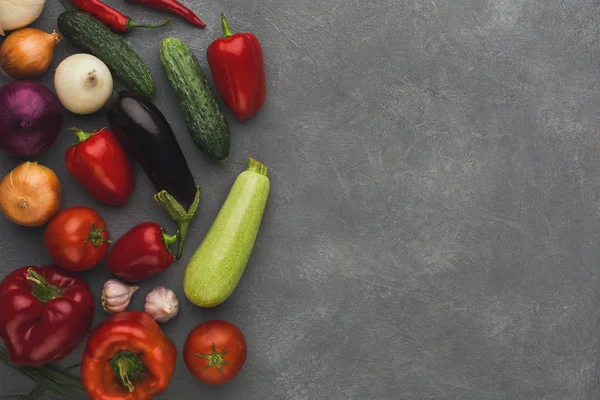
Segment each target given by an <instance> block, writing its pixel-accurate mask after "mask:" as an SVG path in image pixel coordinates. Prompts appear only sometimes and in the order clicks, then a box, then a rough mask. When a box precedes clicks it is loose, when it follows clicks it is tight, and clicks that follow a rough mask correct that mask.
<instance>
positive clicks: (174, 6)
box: [129, 0, 206, 28]
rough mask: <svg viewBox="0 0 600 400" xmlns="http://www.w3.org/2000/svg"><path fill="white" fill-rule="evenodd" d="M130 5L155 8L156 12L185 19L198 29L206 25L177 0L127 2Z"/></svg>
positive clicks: (134, 0)
mask: <svg viewBox="0 0 600 400" xmlns="http://www.w3.org/2000/svg"><path fill="white" fill-rule="evenodd" d="M129 2H131V3H136V4H141V5H144V6H146V7H151V8H156V9H158V10H164V11H168V12H170V13H172V14H175V15H178V16H180V17H181V18H183V19H185V20H186V21H188V22H189V23H190V24H192V25H196V26H197V27H199V28H204V27H206V24H205V23H204V22H202V21H201V20H200V18H198V16H197V15H196V14H194V12H193V11H192V10H190V9H189V8H187V7H185V6H184V5H183V4H181V3H179V2H178V1H177V0H129Z"/></svg>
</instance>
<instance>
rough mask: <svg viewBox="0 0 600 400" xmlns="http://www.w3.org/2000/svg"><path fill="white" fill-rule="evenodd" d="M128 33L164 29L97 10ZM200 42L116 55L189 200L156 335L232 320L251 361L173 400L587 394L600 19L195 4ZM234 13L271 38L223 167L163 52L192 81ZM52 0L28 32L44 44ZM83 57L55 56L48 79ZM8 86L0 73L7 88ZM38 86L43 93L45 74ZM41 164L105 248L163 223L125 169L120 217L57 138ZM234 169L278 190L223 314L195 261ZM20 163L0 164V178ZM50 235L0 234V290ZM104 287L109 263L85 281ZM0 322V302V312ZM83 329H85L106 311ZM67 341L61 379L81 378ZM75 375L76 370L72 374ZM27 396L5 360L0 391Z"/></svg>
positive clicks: (245, 26)
mask: <svg viewBox="0 0 600 400" xmlns="http://www.w3.org/2000/svg"><path fill="white" fill-rule="evenodd" d="M107 2H108V3H109V4H111V5H114V6H117V7H120V8H122V10H123V11H125V12H126V13H128V14H129V15H130V16H132V17H135V19H136V20H138V21H146V22H148V21H158V20H160V19H161V17H162V15H161V13H159V12H157V11H154V10H148V9H146V8H143V7H140V6H134V5H131V4H127V3H123V2H122V1H116V0H112V1H107ZM186 4H188V5H191V6H192V8H194V9H195V10H196V11H198V13H199V14H200V15H201V16H202V17H203V18H204V19H205V20H206V22H207V23H208V24H209V27H208V28H207V29H206V30H197V29H194V28H192V27H190V26H189V25H186V24H185V23H183V22H182V21H180V20H177V19H173V20H172V24H170V25H169V26H168V27H167V28H166V29H164V30H158V31H148V30H146V31H143V30H138V31H136V32H135V33H132V34H130V35H128V36H127V40H128V41H130V42H131V45H132V46H133V48H134V49H136V50H137V51H138V52H139V53H140V54H141V55H142V58H143V59H144V61H146V62H147V63H148V65H149V66H150V67H151V69H152V71H153V74H154V77H155V79H156V82H157V88H158V90H157V95H156V98H155V102H156V103H157V104H158V105H159V106H160V108H161V109H162V110H163V111H164V112H165V114H166V115H167V117H168V119H169V121H171V122H172V124H173V128H174V129H175V131H176V133H177V136H178V139H179V141H180V143H181V145H182V147H183V148H184V150H185V155H186V157H187V159H188V161H189V163H190V165H191V167H192V170H193V172H194V176H195V178H196V180H197V182H198V183H199V184H201V185H202V187H203V196H202V204H201V212H200V217H199V218H198V220H197V221H196V222H195V223H194V225H193V227H192V230H191V232H190V238H189V240H188V245H187V248H186V251H185V255H184V257H183V260H182V261H181V262H178V263H177V264H176V265H174V266H173V267H172V269H171V270H169V271H168V272H166V273H164V274H162V275H159V276H157V277H155V278H154V279H151V280H150V281H148V282H144V283H143V284H142V289H141V290H140V292H138V294H136V296H135V297H134V301H133V305H132V307H131V309H141V307H142V304H143V299H144V297H145V294H146V293H147V292H148V291H149V290H151V289H152V288H153V287H155V286H156V285H158V284H161V285H164V286H166V287H169V288H171V289H174V290H175V291H176V292H177V294H178V295H179V297H180V299H181V301H182V311H181V314H180V315H179V317H178V318H177V319H176V320H174V321H172V322H170V323H168V324H167V325H165V327H164V329H165V331H166V332H167V334H168V335H170V336H171V337H172V338H173V339H174V340H175V342H176V343H177V345H178V346H179V348H180V349H181V348H182V346H183V343H184V340H185V338H186V336H187V333H188V332H189V331H190V330H191V329H192V328H193V327H194V326H195V325H196V324H198V323H200V322H202V321H206V320H209V319H214V318H222V319H227V320H229V321H232V322H234V323H235V324H237V325H239V326H240V327H241V328H242V330H243V331H244V332H245V335H246V338H247V341H248V346H249V356H248V361H247V364H246V367H245V368H244V370H243V372H242V373H241V374H240V375H239V377H238V378H237V379H236V380H235V381H233V382H232V383H230V384H228V385H226V386H222V387H208V386H205V385H203V384H201V383H199V382H196V381H195V380H194V378H193V377H192V376H191V375H189V374H188V373H187V371H186V369H185V366H184V363H183V359H182V358H181V354H180V356H179V359H178V364H177V371H176V374H175V376H174V378H173V380H172V382H171V385H170V387H169V389H168V391H167V392H166V393H165V394H164V395H163V396H162V397H161V398H162V399H168V400H180V399H190V400H191V399H194V400H200V399H213V400H216V399H252V400H254V399H256V400H258V399H298V400H302V399H327V400H334V399H335V400H346V399H352V400H366V399H369V400H370V399H373V400H376V399H386V400H387V399H414V400H425V399H456V400H458V399H461V400H482V399H489V400H518V399H536V400H541V399H545V400H562V399H573V400H575V399H590V400H591V399H597V398H599V397H600V384H599V378H598V377H599V374H600V369H599V352H598V350H599V348H600V340H599V339H600V329H599V305H600V267H599V261H600V249H599V248H598V239H599V238H600V228H599V226H598V223H599V221H600V211H599V202H600V195H599V193H600V157H599V154H600V141H599V139H598V131H599V129H600V117H599V112H598V110H599V109H600V82H599V78H598V76H599V73H598V69H599V60H600V49H599V47H600V46H599V43H598V37H599V34H600V32H599V30H600V28H599V27H600V4H599V3H598V2H596V1H591V0H589V1H584V0H575V1H564V0H453V1H439V0H396V1H394V0H376V1H373V0H368V1H367V0H353V1H350V0H304V1H291V0H263V1H258V0H227V1H226V0H222V1H212V0H203V1H196V0H188V1H187V2H186ZM221 11H223V12H225V13H226V14H227V15H228V17H229V19H230V22H231V24H232V27H233V29H235V30H237V31H240V30H241V31H243V30H251V31H252V32H254V33H255V34H256V35H257V36H258V37H259V38H260V39H261V40H262V43H263V45H264V52H265V57H266V66H267V67H266V68H267V76H268V99H267V102H266V104H265V106H264V109H263V110H262V112H261V113H260V114H259V115H258V116H257V117H256V118H254V119H252V120H250V121H248V122H247V123H244V124H240V123H238V122H235V121H234V119H233V118H232V116H231V114H230V113H229V112H227V117H228V119H229V121H230V124H231V132H232V138H233V141H232V152H231V158H230V160H229V162H228V163H227V164H225V165H217V164H215V163H212V162H210V161H209V160H208V159H207V158H206V157H204V156H203V155H202V154H201V153H200V152H199V151H198V150H197V149H196V148H195V147H194V146H193V143H192V141H191V139H190V137H189V135H188V133H187V131H186V128H185V125H184V122H183V119H182V113H181V112H180V110H179V109H178V105H177V101H176V99H175V97H174V96H173V94H172V92H171V90H170V88H169V86H168V84H167V82H166V80H165V78H164V75H163V73H162V71H161V68H160V63H159V60H158V44H159V41H160V39H162V38H163V37H167V36H178V37H181V38H183V39H185V40H186V41H187V42H188V43H190V44H191V46H192V47H193V49H194V51H195V53H196V55H197V56H198V57H199V58H200V60H201V63H202V65H203V67H204V68H205V69H206V70H208V68H206V59H205V50H206V47H207V46H208V44H209V43H210V42H211V41H212V40H213V39H214V38H216V37H217V36H218V35H219V33H220V26H219V23H218V16H219V13H220V12H221ZM60 12H61V6H60V5H59V4H58V2H56V1H54V0H52V1H49V4H48V6H47V8H46V10H45V12H44V14H43V18H42V19H41V20H40V21H39V22H38V23H36V26H38V27H40V28H43V29H45V30H51V29H53V28H55V20H56V17H57V16H58V14H59V13H60ZM77 51H78V49H77V48H76V47H75V46H74V45H73V44H71V43H69V42H68V41H64V42H62V43H61V44H60V45H59V47H58V51H57V55H56V60H55V62H54V65H55V66H56V65H57V63H58V62H59V61H60V60H61V59H63V58H64V57H65V56H67V55H68V54H71V53H74V52H77ZM2 82H4V81H2ZM42 82H44V83H46V84H47V85H49V86H50V87H52V73H48V74H47V75H46V76H45V77H44V78H43V79H42ZM72 125H75V126H78V127H81V128H84V129H88V130H91V129H94V128H99V127H102V126H105V125H106V120H105V117H104V115H103V114H102V113H98V114H97V115H94V116H92V117H75V116H72V115H67V120H66V123H65V132H64V133H63V134H62V135H61V137H60V138H59V140H58V141H57V143H56V144H55V145H54V146H53V147H52V149H51V150H50V151H49V152H47V153H45V154H43V155H42V156H40V157H38V158H37V160H39V161H40V162H41V163H43V164H46V165H48V166H50V167H51V168H53V169H54V170H55V171H57V173H58V174H59V176H60V178H61V181H62V184H63V188H64V192H65V202H64V206H65V207H66V206H72V205H79V204H83V205H89V206H93V207H96V208H97V209H98V210H99V212H100V213H101V214H102V215H103V216H104V217H105V219H106V220H107V222H108V224H109V227H110V230H111V232H112V234H113V236H114V237H115V238H118V237H119V236H120V235H121V234H123V233H124V232H126V231H127V230H128V229H129V228H131V227H132V226H133V225H134V224H136V223H139V222H142V221H144V220H155V221H158V222H160V223H163V224H165V226H167V227H172V225H171V224H170V221H169V220H168V218H167V217H166V215H165V214H163V212H162V211H161V210H160V209H158V208H157V206H156V205H155V204H154V202H153V200H152V194H153V190H152V187H151V185H150V183H149V181H148V179H147V177H146V176H145V175H144V174H143V172H142V171H141V170H140V169H139V167H137V171H136V172H137V179H138V180H137V186H136V190H135V193H134V194H133V197H132V201H131V204H130V205H129V206H128V207H125V208H109V207H105V206H102V205H100V204H98V203H97V202H96V201H94V200H93V199H92V198H90V196H88V195H87V194H86V193H85V192H84V191H83V190H82V188H80V187H79V186H78V184H77V183H76V182H75V181H74V180H73V179H72V178H71V177H70V176H69V175H68V173H67V172H66V170H65V166H64V162H63V155H64V152H65V150H66V148H67V147H68V146H69V144H70V143H71V141H72V138H71V137H70V136H69V134H68V133H67V132H66V128H67V127H69V126H72ZM248 157H254V158H257V159H259V160H261V161H263V162H265V163H266V164H267V165H268V166H269V167H270V168H271V179H272V188H273V189H272V195H271V198H270V201H269V205H268V209H267V212H266V215H265V218H264V223H263V227H262V230H261V232H260V235H259V238H258V242H257V245H256V249H255V252H254V254H253V256H252V259H251V262H250V264H249V266H248V268H247V270H246V273H245V275H244V277H243V279H242V282H241V284H240V286H239V288H238V289H237V291H236V292H235V293H234V295H233V296H232V298H231V299H230V300H229V301H227V302H226V303H225V304H223V305H222V306H221V307H219V308H217V309H213V310H202V309H199V308H197V307H195V306H193V305H192V304H191V303H189V302H188V301H186V299H185V297H184V295H183V290H182V277H183V272H184V269H185V266H186V260H187V259H188V258H189V257H190V256H191V254H192V252H193V251H194V248H195V246H196V245H197V244H198V243H199V242H200V241H201V239H202V237H203V235H204V234H205V233H206V231H207V229H208V227H209V225H210V223H211V222H212V220H213V218H214V216H215V215H216V213H217V211H218V209H219V207H220V205H221V203H222V202H223V200H224V198H225V196H226V195H227V193H228V191H229V188H230V186H231V184H232V182H233V180H234V178H235V176H236V175H237V174H238V173H239V172H240V171H241V170H242V169H243V167H244V164H245V160H246V159H247V158H248ZM18 161H19V160H17V159H14V158H11V157H8V156H6V154H4V153H3V154H2V155H1V156H0V172H1V173H2V174H5V173H7V172H9V171H10V170H11V169H12V168H14V166H15V165H16V164H17V162H18ZM42 236H43V230H42V229H25V228H20V227H17V226H15V225H13V224H11V223H9V222H8V221H7V220H6V219H2V222H0V238H1V240H0V252H1V254H2V258H3V262H2V263H1V265H0V277H4V276H5V275H6V274H7V273H9V272H10V271H11V270H12V269H14V268H17V267H21V266H24V265H31V264H34V265H42V264H45V263H48V262H49V258H48V256H47V255H46V253H45V251H44V248H43V244H42ZM83 276H84V277H85V278H86V279H87V281H88V282H89V283H90V285H91V286H92V287H93V289H94V291H95V293H96V294H97V295H99V293H100V289H101V287H102V284H103V283H104V281H105V280H106V279H107V278H108V277H109V274H108V273H107V271H106V270H105V267H104V266H101V267H99V268H97V269H96V270H94V271H92V272H89V273H86V274H84V275H83ZM0 312H1V310H0ZM105 316H106V315H105V314H104V312H103V311H101V310H99V311H98V312H97V313H96V316H95V319H94V323H95V324H97V323H99V322H100V321H101V320H103V318H105ZM81 353H82V347H80V348H79V349H78V350H77V351H75V353H74V354H72V355H71V356H70V357H68V358H67V359H66V360H64V361H62V362H60V363H58V365H59V366H61V367H67V366H71V365H73V364H76V363H77V362H78V360H79V359H80V357H81ZM73 372H75V373H76V372H77V369H76V368H75V369H74V370H73ZM28 388H30V385H29V383H28V381H27V380H26V379H24V378H22V377H20V376H19V375H18V374H15V373H14V372H13V371H12V370H10V369H8V368H6V367H0V395H7V396H8V395H9V394H15V393H22V392H24V391H25V390H26V389H28Z"/></svg>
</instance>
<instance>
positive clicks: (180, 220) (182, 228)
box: [154, 186, 200, 260]
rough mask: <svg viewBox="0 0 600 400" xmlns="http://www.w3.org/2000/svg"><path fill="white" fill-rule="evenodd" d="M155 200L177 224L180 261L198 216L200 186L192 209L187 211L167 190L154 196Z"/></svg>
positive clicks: (178, 256) (178, 257)
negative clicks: (189, 231) (191, 227)
mask: <svg viewBox="0 0 600 400" xmlns="http://www.w3.org/2000/svg"><path fill="white" fill-rule="evenodd" d="M154 200H156V202H157V203H158V204H159V205H160V206H161V207H162V208H163V209H164V210H165V211H166V212H167V214H169V216H170V217H171V218H172V219H173V220H174V221H175V222H177V237H178V238H179V244H178V247H177V256H176V258H177V259H178V260H179V259H180V258H181V254H183V245H184V243H185V239H186V237H187V234H188V230H189V228H190V224H191V223H192V220H193V219H194V217H195V216H196V212H197V211H198V206H199V205H200V186H198V189H197V190H196V197H194V202H193V203H192V205H191V206H190V208H189V209H188V210H187V211H186V210H185V208H183V206H182V205H181V204H179V202H178V201H177V200H176V199H175V197H173V196H171V195H170V194H169V192H167V191H166V190H162V191H160V192H158V193H157V194H155V195H154Z"/></svg>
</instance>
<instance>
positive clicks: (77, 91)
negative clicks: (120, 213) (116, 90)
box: [54, 53, 113, 115]
mask: <svg viewBox="0 0 600 400" xmlns="http://www.w3.org/2000/svg"><path fill="white" fill-rule="evenodd" d="M54 89H55V90H56V95H57V96H58V99H59V100H60V102H61V103H62V105H63V106H64V107H65V108H66V109H67V110H69V111H71V112H72V113H74V114H80V115H86V114H92V113H95V112H96V111H98V110H100V109H101V108H102V107H104V105H105V104H106V103H107V102H108V99H109V98H110V96H111V94H112V90H113V78H112V75H111V73H110V70H109V69H108V67H107V66H106V64H104V62H103V61H102V60H100V59H99V58H97V57H95V56H93V55H91V54H85V53H79V54H73V55H72V56H69V57H67V58H65V59H64V60H63V61H62V62H61V63H60V64H59V65H58V67H57V68H56V72H55V74H54Z"/></svg>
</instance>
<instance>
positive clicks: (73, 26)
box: [57, 11, 155, 97]
mask: <svg viewBox="0 0 600 400" xmlns="http://www.w3.org/2000/svg"><path fill="white" fill-rule="evenodd" d="M57 24H58V30H60V33H62V35H63V36H64V37H66V38H67V39H69V40H71V41H72V42H73V43H75V44H76V45H77V46H79V47H81V48H82V49H84V50H86V51H89V52H90V53H92V54H93V55H95V56H96V57H98V58H99V59H100V60H102V61H103V62H104V63H105V64H106V65H107V66H108V68H110V70H111V71H112V72H113V73H114V74H115V75H117V76H118V77H119V78H120V79H121V81H123V83H124V84H125V85H126V86H127V87H129V88H130V89H131V90H133V91H135V92H137V93H138V94H141V95H143V96H146V97H152V96H154V92H155V86H154V80H153V79H152V75H151V74H150V70H149V69H148V67H147V66H146V64H144V62H143V61H142V59H141V58H140V57H139V56H138V55H137V54H136V53H135V51H133V49H132V48H131V46H129V45H128V44H127V43H125V42H124V41H123V40H122V39H121V38H120V37H119V35H117V34H115V33H113V32H112V31H111V30H110V29H108V28H107V27H106V26H105V25H103V24H102V23H101V22H100V21H98V20H97V19H96V18H94V17H92V16H91V15H89V14H86V13H82V12H79V11H65V12H64V13H62V14H60V15H59V16H58V21H57Z"/></svg>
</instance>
